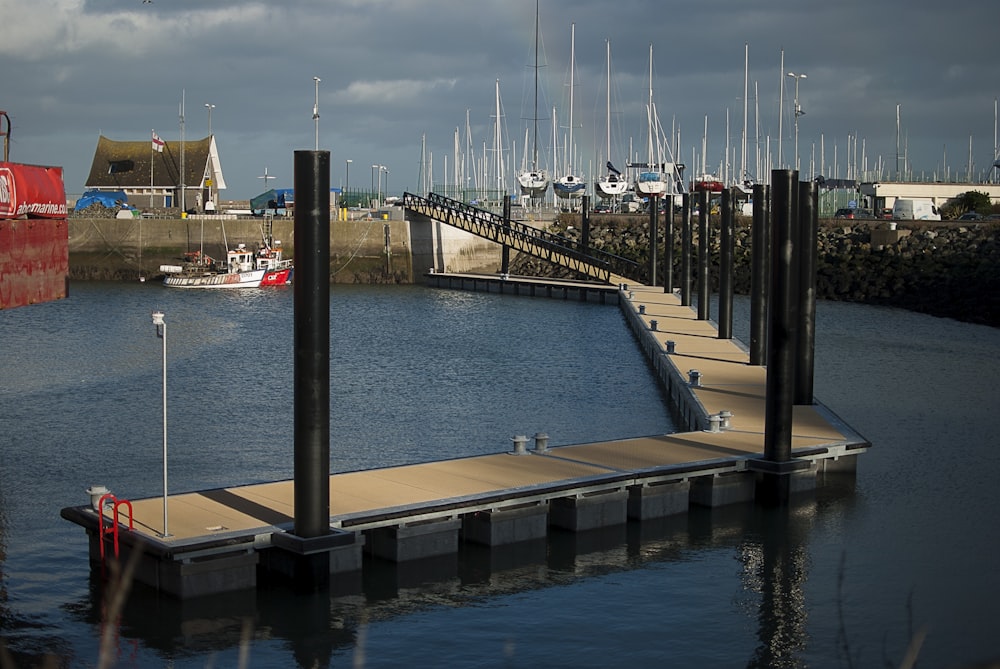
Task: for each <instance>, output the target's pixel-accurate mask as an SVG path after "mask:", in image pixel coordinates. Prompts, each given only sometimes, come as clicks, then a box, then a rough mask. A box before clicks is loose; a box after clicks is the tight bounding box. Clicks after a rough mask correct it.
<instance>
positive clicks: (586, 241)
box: [580, 195, 590, 255]
mask: <svg viewBox="0 0 1000 669" xmlns="http://www.w3.org/2000/svg"><path fill="white" fill-rule="evenodd" d="M580 246H581V247H582V250H583V253H584V254H585V255H590V196H589V195H584V196H583V213H582V214H581V215H580Z"/></svg>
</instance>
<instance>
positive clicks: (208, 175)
mask: <svg viewBox="0 0 1000 669" xmlns="http://www.w3.org/2000/svg"><path fill="white" fill-rule="evenodd" d="M205 109H207V110H208V139H209V140H210V141H211V139H212V110H213V109H215V105H213V104H209V103H208V102H206V103H205ZM209 160H211V158H210V159H209ZM205 176H207V177H208V178H207V179H206V181H207V182H208V202H211V203H212V210H213V211H214V210H215V200H214V199H213V198H212V173H211V172H210V171H209V167H208V163H206V164H205ZM207 204H208V203H206V210H207Z"/></svg>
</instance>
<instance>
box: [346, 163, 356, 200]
mask: <svg viewBox="0 0 1000 669" xmlns="http://www.w3.org/2000/svg"><path fill="white" fill-rule="evenodd" d="M353 162H354V161H353V160H351V159H350V158H348V159H347V160H345V161H344V165H345V168H344V204H345V205H346V204H347V192H348V191H349V190H350V189H351V163H353Z"/></svg>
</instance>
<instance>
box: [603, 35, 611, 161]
mask: <svg viewBox="0 0 1000 669" xmlns="http://www.w3.org/2000/svg"><path fill="white" fill-rule="evenodd" d="M604 41H605V44H606V51H607V55H608V58H607V60H608V72H607V75H608V96H607V98H608V99H607V108H606V109H605V113H606V116H605V118H606V119H607V125H606V128H607V138H606V141H607V151H608V154H607V156H605V158H604V159H605V160H607V161H608V162H611V40H604Z"/></svg>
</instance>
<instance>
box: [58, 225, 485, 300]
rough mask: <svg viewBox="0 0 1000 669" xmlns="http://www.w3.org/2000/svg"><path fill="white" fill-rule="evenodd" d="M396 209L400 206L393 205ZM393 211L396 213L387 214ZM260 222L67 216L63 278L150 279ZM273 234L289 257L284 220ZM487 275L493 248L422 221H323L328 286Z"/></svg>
mask: <svg viewBox="0 0 1000 669" xmlns="http://www.w3.org/2000/svg"><path fill="white" fill-rule="evenodd" d="M399 212H401V210H399ZM393 213H397V212H393ZM263 224H264V221H263V220H262V219H237V218H223V217H222V216H219V217H207V216H206V217H189V218H184V219H180V218H169V219H167V218H163V219H158V218H153V219H139V218H134V219H114V218H70V219H69V255H70V268H69V272H70V278H71V279H75V280H114V281H134V280H138V278H139V276H140V275H142V276H146V277H147V278H149V277H156V276H158V275H160V274H161V272H160V271H159V268H160V265H176V264H179V262H180V261H181V260H182V259H183V257H184V254H185V253H186V252H191V251H202V252H204V253H205V254H207V255H209V256H211V257H213V258H225V254H226V248H227V247H228V248H234V247H235V246H236V245H237V244H246V245H247V247H248V248H253V247H255V246H256V244H257V243H258V242H259V241H260V240H261V239H262V237H263ZM272 232H273V237H274V239H275V240H276V241H280V242H281V247H282V249H283V250H284V254H285V256H286V257H292V258H293V257H294V254H295V235H294V220H293V219H292V218H278V219H274V222H273V228H272ZM433 266H437V267H439V268H443V267H447V268H449V269H450V270H452V271H482V272H495V271H497V269H498V268H499V266H500V247H498V246H497V245H496V244H493V243H492V242H489V241H486V240H483V239H480V238H479V237H476V236H475V235H471V234H469V233H467V232H463V231H461V230H456V229H454V228H452V227H450V226H447V225H444V224H442V223H438V222H435V221H430V220H415V221H412V222H411V221H406V220H402V218H401V216H396V217H390V216H389V214H386V218H382V217H380V216H378V215H374V216H371V217H368V216H364V217H360V216H359V217H357V218H354V219H352V220H334V221H331V222H330V280H331V282H333V283H370V284H379V283H413V282H414V280H415V278H414V277H419V276H420V275H421V274H422V273H423V272H426V271H427V270H428V269H429V268H431V267H433Z"/></svg>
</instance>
